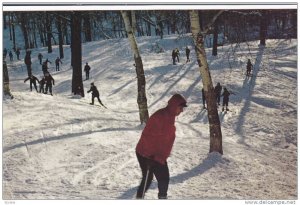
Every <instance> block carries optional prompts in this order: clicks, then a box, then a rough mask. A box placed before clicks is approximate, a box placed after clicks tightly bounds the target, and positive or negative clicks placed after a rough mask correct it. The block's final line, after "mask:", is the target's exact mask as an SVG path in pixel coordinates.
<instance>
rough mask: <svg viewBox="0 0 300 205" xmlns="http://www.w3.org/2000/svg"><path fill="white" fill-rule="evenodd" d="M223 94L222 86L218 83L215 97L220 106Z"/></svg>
mask: <svg viewBox="0 0 300 205" xmlns="http://www.w3.org/2000/svg"><path fill="white" fill-rule="evenodd" d="M221 92H222V86H221V85H220V83H217V85H216V87H215V95H216V98H217V103H218V105H220V98H221Z"/></svg>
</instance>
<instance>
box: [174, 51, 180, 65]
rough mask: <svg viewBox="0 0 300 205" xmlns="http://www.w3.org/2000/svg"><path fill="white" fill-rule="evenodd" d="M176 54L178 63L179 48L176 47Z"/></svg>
mask: <svg viewBox="0 0 300 205" xmlns="http://www.w3.org/2000/svg"><path fill="white" fill-rule="evenodd" d="M175 54H176V58H177V61H178V63H179V55H180V54H179V49H178V48H176V49H175Z"/></svg>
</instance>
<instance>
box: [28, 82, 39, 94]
mask: <svg viewBox="0 0 300 205" xmlns="http://www.w3.org/2000/svg"><path fill="white" fill-rule="evenodd" d="M32 84H33V86H34V88H35V90H36V92H37V91H38V90H37V87H36V82H30V91H32Z"/></svg>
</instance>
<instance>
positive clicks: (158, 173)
mask: <svg viewBox="0 0 300 205" xmlns="http://www.w3.org/2000/svg"><path fill="white" fill-rule="evenodd" d="M136 156H137V159H138V161H139V164H140V167H141V170H142V175H143V178H142V181H141V184H140V186H139V188H138V190H137V194H136V198H142V197H143V191H144V186H145V181H146V176H147V171H148V170H149V173H148V178H147V184H146V189H145V192H146V191H147V190H148V189H149V187H150V185H151V182H152V179H153V175H155V178H156V179H157V183H158V198H159V199H166V198H167V192H168V187H169V180H170V174H169V168H168V164H167V162H166V163H165V164H164V165H162V164H160V163H158V162H155V161H153V160H149V159H147V158H145V157H143V156H141V155H140V154H138V153H136ZM149 162H151V163H150V164H151V165H150V167H149V166H148V164H149Z"/></svg>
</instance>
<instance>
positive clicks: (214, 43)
mask: <svg viewBox="0 0 300 205" xmlns="http://www.w3.org/2000/svg"><path fill="white" fill-rule="evenodd" d="M218 32H219V31H218V21H215V25H214V40H213V49H212V55H213V56H217V55H218Z"/></svg>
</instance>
